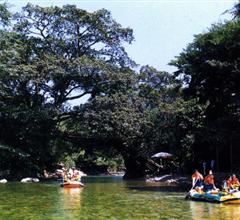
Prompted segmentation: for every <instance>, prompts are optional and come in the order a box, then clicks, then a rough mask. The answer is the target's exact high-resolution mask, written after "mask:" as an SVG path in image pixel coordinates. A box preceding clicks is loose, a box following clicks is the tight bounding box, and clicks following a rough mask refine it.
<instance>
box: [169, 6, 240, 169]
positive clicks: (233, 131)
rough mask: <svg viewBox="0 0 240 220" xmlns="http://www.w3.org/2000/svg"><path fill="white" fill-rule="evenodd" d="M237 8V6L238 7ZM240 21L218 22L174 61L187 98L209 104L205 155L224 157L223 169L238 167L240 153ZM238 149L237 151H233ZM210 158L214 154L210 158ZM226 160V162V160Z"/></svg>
mask: <svg viewBox="0 0 240 220" xmlns="http://www.w3.org/2000/svg"><path fill="white" fill-rule="evenodd" d="M236 9H237V8H236ZM239 36H240V21H239V18H238V16H236V17H235V19H234V20H231V21H228V22H225V23H220V24H215V25H213V26H212V27H211V28H210V29H209V30H208V32H206V33H203V34H199V35H196V36H195V39H194V41H193V42H192V43H191V44H189V45H188V47H187V48H186V49H185V50H184V51H183V52H182V53H181V54H180V55H179V56H178V57H177V59H176V60H175V61H173V62H172V64H173V65H175V66H176V67H177V68H178V71H176V75H177V76H178V77H181V78H183V79H184V84H185V85H184V87H185V89H184V92H185V93H184V94H185V97H186V98H187V99H191V98H197V100H198V103H199V104H201V105H204V106H206V110H205V116H206V124H205V131H204V136H205V137H208V138H203V139H202V145H203V146H208V148H204V149H203V150H204V151H205V157H207V154H208V155H211V156H210V157H212V158H215V159H217V160H218V161H220V164H219V165H220V168H221V169H229V168H230V169H232V168H234V162H235V163H236V164H235V165H237V158H234V156H233V155H237V153H239V147H238V144H239V142H240V140H239V128H240V114H239V113H240V87H239V83H240V53H239V49H240V47H239V45H240V39H239ZM233 151H234V152H235V154H234V153H233ZM208 159H210V158H208ZM222 161H224V164H223V163H222Z"/></svg>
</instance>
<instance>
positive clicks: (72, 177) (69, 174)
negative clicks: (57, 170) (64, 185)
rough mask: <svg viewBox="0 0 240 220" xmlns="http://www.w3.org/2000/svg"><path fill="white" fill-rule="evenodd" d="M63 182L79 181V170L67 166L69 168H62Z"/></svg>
mask: <svg viewBox="0 0 240 220" xmlns="http://www.w3.org/2000/svg"><path fill="white" fill-rule="evenodd" d="M62 177H63V180H64V182H69V181H81V175H80V172H79V171H78V170H77V169H75V168H73V169H72V168H69V170H67V169H64V171H63V174H62Z"/></svg>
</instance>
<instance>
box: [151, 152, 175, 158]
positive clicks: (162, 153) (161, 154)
mask: <svg viewBox="0 0 240 220" xmlns="http://www.w3.org/2000/svg"><path fill="white" fill-rule="evenodd" d="M151 157H152V158H171V157H173V155H172V154H170V153H167V152H159V153H156V154H154V155H152V156H151Z"/></svg>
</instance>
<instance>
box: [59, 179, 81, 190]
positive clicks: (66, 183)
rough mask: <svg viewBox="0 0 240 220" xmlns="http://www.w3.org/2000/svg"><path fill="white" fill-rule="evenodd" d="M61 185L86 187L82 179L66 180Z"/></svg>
mask: <svg viewBox="0 0 240 220" xmlns="http://www.w3.org/2000/svg"><path fill="white" fill-rule="evenodd" d="M60 186H61V187H64V188H81V187H84V184H83V183H81V182H80V181H73V180H68V181H65V182H64V183H61V184H60Z"/></svg>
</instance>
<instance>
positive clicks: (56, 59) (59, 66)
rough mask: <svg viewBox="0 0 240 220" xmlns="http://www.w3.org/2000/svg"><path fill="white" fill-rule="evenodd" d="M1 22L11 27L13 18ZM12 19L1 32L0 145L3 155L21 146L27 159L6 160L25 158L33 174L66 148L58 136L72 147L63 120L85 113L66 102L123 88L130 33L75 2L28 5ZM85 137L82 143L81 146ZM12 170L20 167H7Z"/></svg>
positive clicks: (128, 63)
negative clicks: (59, 4) (58, 5)
mask: <svg viewBox="0 0 240 220" xmlns="http://www.w3.org/2000/svg"><path fill="white" fill-rule="evenodd" d="M1 7H2V5H1ZM3 9H4V10H5V9H6V7H4V8H3ZM4 10H2V8H1V11H3V12H4ZM1 15H3V14H1ZM4 15H7V16H8V14H6V13H5V12H4ZM1 18H4V20H2V21H4V22H5V23H3V24H7V23H6V22H7V21H8V20H7V18H8V17H6V16H1ZM14 18H15V20H14V22H13V28H12V29H11V28H9V29H8V30H3V31H2V32H1V39H0V45H1V47H0V63H1V65H0V102H1V120H0V121H1V126H0V127H1V131H2V132H1V143H2V144H4V145H5V146H8V147H5V148H4V147H3V149H4V152H5V151H6V149H10V150H9V151H10V152H12V151H11V149H14V150H15V149H16V150H17V152H22V154H21V155H27V156H28V158H29V159H28V160H27V161H28V162H29V161H30V162H29V163H28V164H26V163H25V161H26V160H25V159H23V160H19V158H16V157H15V156H13V157H12V159H11V160H9V162H10V161H13V160H17V162H19V161H21V165H22V166H23V167H26V170H28V169H30V167H31V168H34V170H35V171H36V169H35V168H36V167H39V168H41V169H42V168H43V167H48V165H51V163H52V162H53V161H54V158H55V157H56V155H57V154H59V152H60V153H61V152H64V151H68V150H69V149H68V148H66V146H67V144H66V143H65V142H64V143H62V144H61V145H60V146H59V145H58V144H59V143H60V142H59V139H63V140H66V141H71V142H73V143H75V142H74V141H72V139H74V138H73V137H72V136H71V135H70V134H68V133H67V134H66V133H65V130H64V128H65V127H64V121H68V120H74V119H75V118H76V116H77V115H79V114H81V108H75V109H73V108H72V107H71V106H70V105H69V104H68V102H69V101H72V100H78V99H80V98H81V97H84V96H85V95H87V94H88V95H89V97H90V99H93V98H94V97H95V96H96V95H97V94H104V93H106V92H109V91H111V90H116V89H120V87H121V85H122V84H124V83H121V81H123V82H124V80H125V78H124V76H125V75H126V72H128V68H129V67H130V66H131V65H133V64H134V63H133V61H131V59H130V58H129V57H128V56H127V54H126V52H125V50H124V47H123V46H122V44H123V42H127V43H131V42H132V40H133V36H132V30H131V29H129V28H122V27H121V25H120V24H118V23H117V22H115V21H114V20H113V18H112V17H111V14H110V13H109V12H108V11H107V10H104V9H102V10H99V11H96V12H93V13H89V12H87V11H85V10H81V9H78V8H76V7H75V6H71V5H66V6H63V7H62V8H59V7H46V8H43V7H39V6H34V5H31V4H28V5H27V6H26V7H24V8H23V10H22V12H21V13H19V14H16V15H14ZM113 79H116V80H115V81H114V80H113ZM117 79H118V80H119V81H117ZM119 82H120V83H119ZM79 104H80V103H79ZM80 137H81V136H80ZM82 137H84V135H82ZM70 139H71V140H70ZM85 140H86V139H85V138H80V142H79V145H80V146H83V145H84V144H85V143H86V141H85ZM88 143H89V141H88ZM56 145H58V146H56ZM56 147H57V148H56ZM10 154H11V153H10ZM48 161H49V163H48ZM15 165H16V166H15ZM14 166H15V168H16V169H17V167H18V166H19V164H17V163H15V164H14V163H12V164H11V166H10V167H9V168H10V169H12V170H14ZM22 171H23V172H24V171H25V170H24V168H23V169H22ZM32 172H34V171H32Z"/></svg>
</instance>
